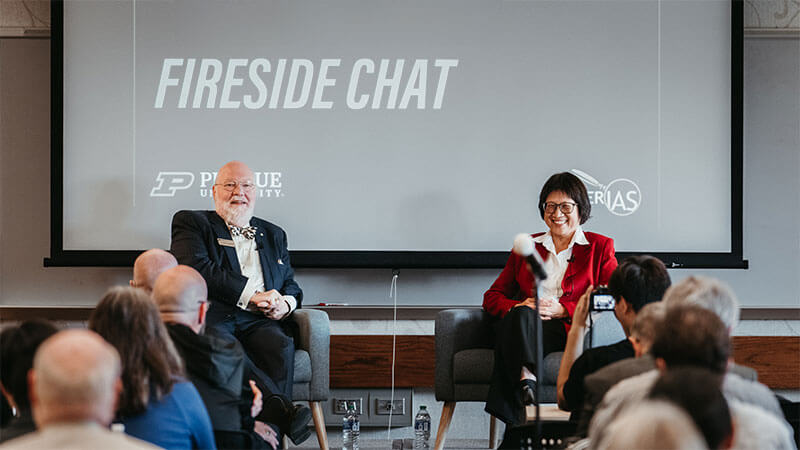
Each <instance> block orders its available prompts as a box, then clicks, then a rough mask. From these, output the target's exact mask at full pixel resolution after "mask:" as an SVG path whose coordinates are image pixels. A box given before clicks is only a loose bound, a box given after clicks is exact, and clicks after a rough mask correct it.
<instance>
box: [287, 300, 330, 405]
mask: <svg viewBox="0 0 800 450" xmlns="http://www.w3.org/2000/svg"><path fill="white" fill-rule="evenodd" d="M291 319H292V320H294V321H295V323H297V327H298V329H299V334H298V341H297V343H296V348H298V349H301V350H305V351H307V352H308V355H309V357H310V358H311V369H312V370H311V382H310V383H309V397H310V398H309V399H308V400H309V401H323V400H327V399H328V396H329V393H330V347H331V327H330V320H329V319H328V314H327V313H326V312H325V311H320V310H316V309H298V310H296V311H295V312H294V313H293V314H292V317H291Z"/></svg>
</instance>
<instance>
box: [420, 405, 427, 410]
mask: <svg viewBox="0 0 800 450" xmlns="http://www.w3.org/2000/svg"><path fill="white" fill-rule="evenodd" d="M419 409H428V407H427V406H425V405H419Z"/></svg>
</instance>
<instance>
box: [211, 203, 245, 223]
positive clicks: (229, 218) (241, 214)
mask: <svg viewBox="0 0 800 450" xmlns="http://www.w3.org/2000/svg"><path fill="white" fill-rule="evenodd" d="M218 213H219V215H220V216H222V218H223V219H224V220H225V222H226V223H229V224H231V225H236V226H239V227H245V226H247V225H249V224H250V218H251V217H253V208H252V207H251V206H247V207H246V208H242V207H235V206H231V205H229V204H225V205H223V206H222V210H221V211H218Z"/></svg>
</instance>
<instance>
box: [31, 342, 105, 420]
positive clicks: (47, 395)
mask: <svg viewBox="0 0 800 450" xmlns="http://www.w3.org/2000/svg"><path fill="white" fill-rule="evenodd" d="M30 377H31V385H32V388H33V389H32V396H31V403H32V408H33V417H34V420H35V421H36V424H37V425H38V426H39V427H43V426H46V425H49V424H55V423H70V422H85V421H91V422H96V423H99V424H101V425H104V426H106V425H108V424H109V423H111V420H112V419H113V418H114V413H115V409H116V403H117V395H118V394H119V389H120V381H119V377H120V359H119V354H117V351H116V349H114V347H113V346H111V345H110V344H108V343H107V342H106V341H104V340H103V338H102V337H100V336H99V335H98V334H97V333H94V332H92V331H88V330H66V331H61V332H59V333H56V334H55V335H53V336H52V337H51V338H49V339H47V340H46V341H45V342H44V343H42V345H41V346H40V347H39V350H38V351H37V352H36V356H35V357H34V359H33V369H32V371H31V375H30Z"/></svg>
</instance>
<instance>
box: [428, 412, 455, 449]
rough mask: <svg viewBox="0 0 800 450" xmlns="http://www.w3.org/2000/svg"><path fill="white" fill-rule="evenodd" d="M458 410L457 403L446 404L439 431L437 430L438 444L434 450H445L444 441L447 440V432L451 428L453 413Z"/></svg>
mask: <svg viewBox="0 0 800 450" xmlns="http://www.w3.org/2000/svg"><path fill="white" fill-rule="evenodd" d="M455 410H456V402H444V407H443V408H442V417H441V418H440V419H439V429H438V430H436V444H435V445H434V447H433V448H434V450H442V449H443V448H444V440H445V439H446V438H447V430H448V429H449V428H450V420H452V419H453V411H455Z"/></svg>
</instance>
